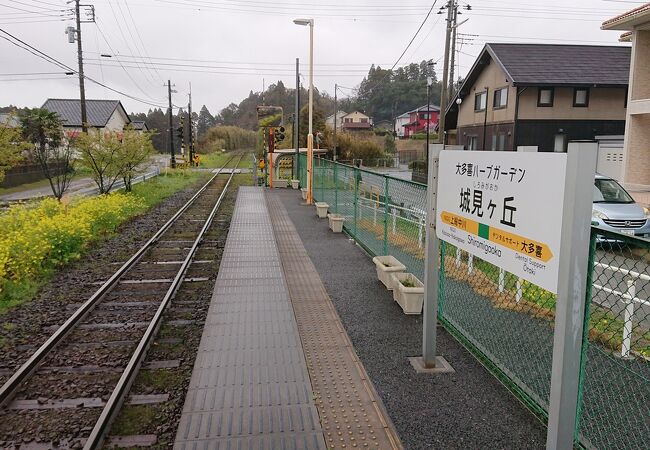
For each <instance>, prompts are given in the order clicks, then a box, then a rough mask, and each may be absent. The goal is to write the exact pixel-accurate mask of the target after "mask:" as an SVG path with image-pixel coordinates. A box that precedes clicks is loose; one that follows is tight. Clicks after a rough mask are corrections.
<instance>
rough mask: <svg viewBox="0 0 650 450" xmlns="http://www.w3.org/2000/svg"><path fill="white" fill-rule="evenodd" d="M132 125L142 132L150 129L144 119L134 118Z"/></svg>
mask: <svg viewBox="0 0 650 450" xmlns="http://www.w3.org/2000/svg"><path fill="white" fill-rule="evenodd" d="M131 126H132V127H133V129H134V130H135V131H139V132H140V133H144V132H146V131H149V127H148V126H147V123H146V122H145V121H144V120H134V121H132V122H131Z"/></svg>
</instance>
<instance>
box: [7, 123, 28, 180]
mask: <svg viewBox="0 0 650 450" xmlns="http://www.w3.org/2000/svg"><path fill="white" fill-rule="evenodd" d="M29 147H30V146H29V144H28V143H27V142H25V141H24V140H23V136H22V133H21V130H20V128H16V127H11V126H9V125H7V124H0V181H2V180H4V178H5V172H6V171H7V170H8V169H10V168H12V167H13V166H15V165H16V164H17V163H18V162H19V161H20V160H21V159H22V153H23V152H24V151H26V150H28V149H29Z"/></svg>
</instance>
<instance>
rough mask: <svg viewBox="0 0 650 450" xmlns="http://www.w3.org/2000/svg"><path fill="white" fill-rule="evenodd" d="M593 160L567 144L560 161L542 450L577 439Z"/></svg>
mask: <svg viewBox="0 0 650 450" xmlns="http://www.w3.org/2000/svg"><path fill="white" fill-rule="evenodd" d="M597 154H598V148H597V145H596V144H592V143H572V144H569V149H568V152H567V156H566V171H565V174H564V175H565V176H564V202H563V205H562V225H561V235H560V236H561V237H560V248H561V249H562V251H561V252H560V254H559V256H558V257H559V270H558V289H557V302H556V305H555V326H554V331H553V363H552V368H551V395H550V397H549V408H548V431H547V434H546V449H547V450H563V449H568V448H573V444H574V441H575V437H576V436H577V435H578V428H577V426H576V425H577V423H578V412H579V403H580V396H579V391H580V384H581V382H580V380H581V369H582V367H583V363H584V353H583V344H584V342H583V339H584V332H585V322H586V317H585V315H586V311H588V308H587V307H586V303H587V301H591V298H589V299H587V293H588V292H589V291H588V289H587V280H588V279H589V278H588V273H589V271H590V270H592V269H593V267H590V265H589V262H590V258H589V254H590V244H591V241H590V230H591V227H590V224H591V203H592V200H593V184H594V181H593V180H594V174H595V172H596V160H597Z"/></svg>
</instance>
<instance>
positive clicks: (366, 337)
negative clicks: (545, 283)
mask: <svg viewBox="0 0 650 450" xmlns="http://www.w3.org/2000/svg"><path fill="white" fill-rule="evenodd" d="M274 195H278V196H279V197H280V199H281V200H282V202H283V204H284V206H285V207H286V209H287V212H288V214H289V217H290V218H291V220H292V221H293V222H294V224H295V226H296V229H297V230H298V234H299V235H300V238H301V239H302V241H303V244H304V246H305V248H306V250H307V252H308V254H309V256H310V258H311V259H312V261H313V263H314V265H315V266H316V269H317V270H318V273H319V275H320V277H321V279H322V281H323V284H324V285H325V288H326V289H327V292H328V294H329V296H330V297H331V299H332V301H333V302H334V305H335V306H336V309H337V312H338V314H339V316H340V317H341V320H342V322H343V325H344V326H345V329H346V331H347V333H348V335H349V336H350V339H351V340H352V343H353V344H354V347H355V350H356V352H357V354H358V355H359V358H360V360H361V362H362V363H363V365H364V366H365V368H366V371H367V372H368V374H369V376H370V378H371V380H372V382H373V384H374V386H375V388H376V390H377V392H378V393H379V395H380V396H381V398H382V401H383V402H384V405H385V406H386V409H387V410H388V413H389V415H390V417H391V420H392V421H393V423H394V424H395V427H396V428H397V431H398V433H399V436H400V439H401V441H402V443H403V444H404V446H405V447H406V448H408V449H443V448H444V449H453V448H463V449H485V448H490V449H506V448H507V449H518V448H521V449H535V448H544V446H545V442H546V427H545V426H544V424H542V423H541V422H540V421H539V420H538V419H537V418H536V417H535V416H534V415H533V414H532V413H531V412H530V411H528V410H527V409H526V408H525V407H524V406H523V404H522V403H520V402H519V401H518V400H517V398H515V397H514V396H513V395H512V394H511V393H510V392H509V391H508V390H507V389H506V388H505V387H504V386H503V385H501V384H500V383H499V381H498V380H497V379H496V378H495V377H494V376H492V375H491V374H490V373H489V372H488V371H487V370H486V369H485V368H484V367H483V366H482V365H481V364H480V363H479V362H478V361H477V360H476V359H475V358H474V357H473V356H472V355H471V354H470V353H469V352H468V351H467V350H466V349H465V348H464V347H463V346H462V345H461V344H460V343H459V342H458V341H456V340H455V339H454V338H453V337H452V336H451V335H449V334H448V333H447V332H446V331H444V330H443V329H442V328H441V327H438V344H437V345H438V354H440V355H442V356H443V357H445V358H446V359H447V361H448V362H449V363H450V364H451V365H452V366H453V368H454V369H455V373H446V374H436V375H431V374H416V373H415V370H414V369H413V367H412V366H411V365H410V363H409V361H408V359H407V358H408V357H411V356H420V355H421V354H422V317H421V316H406V315H404V314H403V313H402V310H401V308H400V307H399V305H397V303H396V302H394V301H393V298H392V294H391V293H390V292H389V291H387V290H386V289H385V288H384V286H383V285H382V284H381V283H380V282H379V281H378V280H377V276H376V273H375V266H374V264H373V262H372V260H371V258H370V257H369V256H368V255H367V254H366V253H365V252H364V251H363V250H362V249H361V248H360V247H359V246H357V245H355V244H354V243H353V242H351V241H350V240H349V238H348V236H347V235H345V234H334V233H332V232H331V231H329V229H328V223H327V220H322V219H318V218H317V217H316V213H315V209H314V207H313V206H312V207H307V206H304V205H303V204H302V203H303V201H302V199H301V198H300V195H298V194H296V193H295V192H292V191H289V190H287V191H282V190H276V191H275V193H274Z"/></svg>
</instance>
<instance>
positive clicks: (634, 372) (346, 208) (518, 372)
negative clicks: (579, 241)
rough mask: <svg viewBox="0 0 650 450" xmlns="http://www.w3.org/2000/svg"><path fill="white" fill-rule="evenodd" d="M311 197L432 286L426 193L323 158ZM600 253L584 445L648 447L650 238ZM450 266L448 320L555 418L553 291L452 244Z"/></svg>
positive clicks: (584, 394) (581, 427)
mask: <svg viewBox="0 0 650 450" xmlns="http://www.w3.org/2000/svg"><path fill="white" fill-rule="evenodd" d="M301 156H302V158H303V161H301V167H306V159H305V157H304V155H301ZM301 172H302V174H301V185H302V186H305V185H306V183H305V181H306V172H305V171H301ZM313 193H314V199H315V201H323V202H326V203H328V204H329V205H330V208H329V211H330V212H331V213H336V214H341V215H343V216H344V217H345V223H344V227H345V229H346V231H347V233H348V234H350V235H351V236H352V237H354V239H355V240H356V241H357V242H358V243H359V244H361V245H362V246H363V247H365V248H366V249H367V250H368V251H369V253H371V254H372V255H385V254H390V255H393V256H395V257H396V258H397V259H398V260H399V261H401V262H402V263H403V264H404V265H405V266H406V267H407V269H408V271H409V272H411V273H413V274H415V275H416V276H417V277H418V278H420V279H421V280H423V279H424V252H425V248H424V246H425V242H424V232H425V228H424V226H425V225H424V223H425V218H426V186H425V185H422V184H418V183H413V182H410V181H406V180H400V179H397V178H393V177H390V176H385V175H382V174H379V173H376V172H370V171H366V170H363V169H359V168H356V167H354V166H349V165H344V164H339V163H334V162H332V161H328V160H323V159H319V158H316V159H315V160H314V186H313ZM590 255H591V258H593V270H592V272H591V273H590V281H589V283H590V289H588V292H590V293H589V294H588V295H589V297H588V298H590V300H591V301H590V302H588V305H587V308H586V316H585V317H586V319H585V324H587V326H586V327H585V335H584V338H583V341H584V345H583V357H582V366H583V373H582V376H581V391H580V392H581V395H580V405H579V408H578V411H579V417H578V421H577V428H576V443H577V444H578V445H581V446H584V447H588V448H599V449H647V448H650V269H649V268H650V242H648V241H646V240H643V239H638V238H633V237H626V236H624V235H621V234H618V233H610V232H607V231H604V230H600V229H596V228H593V229H592V251H591V253H590ZM441 262H442V268H441V275H442V276H441V285H442V289H441V290H440V292H441V298H440V306H439V320H440V321H441V323H442V324H443V325H444V326H445V328H446V329H447V330H448V331H449V332H451V333H452V334H453V335H454V336H455V337H456V338H457V339H459V340H460V341H461V342H462V343H463V344H464V345H465V346H466V347H467V348H468V349H470V351H472V352H473V353H474V354H475V355H476V356H477V357H478V358H479V359H480V360H481V362H482V363H483V364H484V365H485V366H486V367H488V369H490V370H491V371H492V372H493V373H494V374H495V375H496V376H497V377H498V378H499V379H501V380H502V381H503V382H504V383H505V384H506V386H508V387H509V389H511V390H512V391H513V392H514V393H515V394H516V395H517V396H518V397H519V398H520V399H522V400H523V401H524V402H525V403H526V404H527V405H528V406H529V408H530V409H531V410H532V411H533V412H535V413H536V414H537V415H538V416H539V417H541V418H546V417H547V411H548V399H549V395H550V388H551V365H552V353H553V322H554V319H555V302H556V297H555V295H553V294H551V293H550V292H547V291H545V290H543V289H541V288H539V287H537V286H535V285H532V284H530V283H529V282H526V281H523V280H521V279H519V278H518V277H516V276H514V275H512V274H510V273H507V272H504V271H502V270H500V269H499V268H498V267H496V266H494V265H492V264H489V263H487V262H485V261H483V260H481V259H480V258H478V257H475V256H472V255H469V254H467V253H465V252H459V251H458V249H456V248H455V247H454V246H453V245H450V244H447V243H443V245H441Z"/></svg>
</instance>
